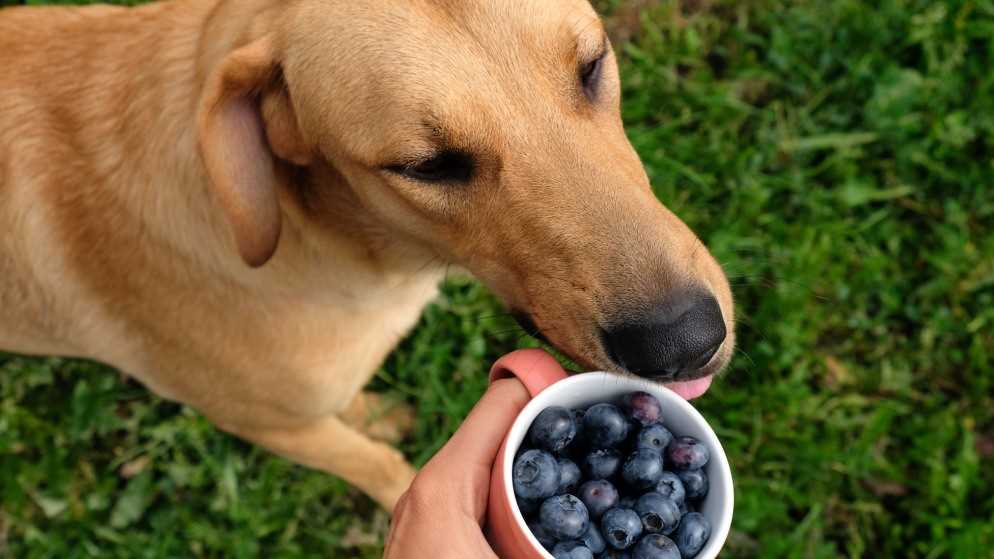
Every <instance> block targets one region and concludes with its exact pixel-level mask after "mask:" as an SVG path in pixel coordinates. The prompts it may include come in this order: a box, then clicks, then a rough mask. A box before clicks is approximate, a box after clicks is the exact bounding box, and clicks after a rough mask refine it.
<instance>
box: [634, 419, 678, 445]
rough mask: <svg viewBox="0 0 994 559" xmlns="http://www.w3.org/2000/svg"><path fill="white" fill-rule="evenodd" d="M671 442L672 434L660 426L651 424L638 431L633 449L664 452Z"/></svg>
mask: <svg viewBox="0 0 994 559" xmlns="http://www.w3.org/2000/svg"><path fill="white" fill-rule="evenodd" d="M671 442H673V433H671V432H670V430H669V429H667V428H666V427H663V426H662V425H661V424H659V423H653V424H651V425H646V426H645V427H643V428H642V430H641V431H639V434H638V438H636V439H635V448H651V449H653V450H657V451H659V452H664V451H665V450H666V447H668V446H669V445H670V443H671Z"/></svg>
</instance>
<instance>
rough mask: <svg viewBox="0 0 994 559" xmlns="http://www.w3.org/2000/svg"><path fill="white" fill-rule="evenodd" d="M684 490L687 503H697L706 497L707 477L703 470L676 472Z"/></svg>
mask: <svg viewBox="0 0 994 559" xmlns="http://www.w3.org/2000/svg"><path fill="white" fill-rule="evenodd" d="M676 475H678V476H680V481H681V482H683V487H684V489H686V490H687V500H688V501H699V500H701V499H703V498H704V497H707V496H708V488H709V486H710V484H709V483H708V475H707V474H706V473H704V470H686V471H683V472H677V474H676Z"/></svg>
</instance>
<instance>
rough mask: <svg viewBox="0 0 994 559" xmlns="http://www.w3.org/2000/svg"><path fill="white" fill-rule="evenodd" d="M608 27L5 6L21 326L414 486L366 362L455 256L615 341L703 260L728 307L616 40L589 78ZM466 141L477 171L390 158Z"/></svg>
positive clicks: (428, 294) (336, 465) (379, 354)
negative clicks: (625, 91) (464, 178)
mask: <svg viewBox="0 0 994 559" xmlns="http://www.w3.org/2000/svg"><path fill="white" fill-rule="evenodd" d="M603 37H604V34H603V30H602V29H601V27H600V23H599V21H598V20H597V18H596V16H595V14H594V13H593V11H592V10H591V8H590V6H589V5H588V4H587V3H586V1H585V0H561V1H548V0H525V1H522V0H474V1H466V0H383V1H382V2H380V1H378V2H349V1H344V0H291V1H285V0H237V1H236V0H173V1H169V2H162V3H157V4H151V5H147V6H143V7H140V8H114V7H88V8H14V9H5V10H3V11H2V12H0V68H2V70H0V92H2V94H0V228H2V231H3V236H2V237H0V308H2V309H3V317H2V319H0V348H3V349H7V350H11V351H17V352H21V353H26V354H58V355H67V356H78V357H85V358H92V359H96V360H100V361H103V362H106V363H109V364H112V365H114V366H115V367H117V368H119V369H121V370H122V371H125V372H127V373H128V374H130V375H133V376H134V377H136V378H137V379H139V380H140V381H141V382H143V383H144V384H146V385H148V386H149V387H150V388H151V389H152V390H154V391H155V392H157V393H159V394H161V395H163V396H165V397H167V398H171V399H175V400H178V401H182V402H185V403H187V404H190V405H192V406H194V407H195V408H196V409H198V410H200V411H201V412H203V413H204V414H205V415H206V416H207V417H208V418H210V419H211V420H212V421H214V422H215V423H216V424H217V425H218V426H220V427H221V428H223V429H225V430H228V431H230V432H232V433H235V434H237V435H239V436H241V437H244V438H246V439H248V440H250V441H254V442H256V443H258V444H261V445H263V446H265V447H267V448H269V449H271V450H273V451H275V452H277V453H280V454H283V455H285V456H288V457H290V458H292V459H294V460H296V461H298V462H300V463H303V464H306V465H309V466H312V467H316V468H321V469H324V470H326V471H329V472H331V473H334V474H336V475H339V476H342V477H344V478H345V479H347V480H348V481H350V482H352V483H353V484H355V485H356V486H358V487H359V488H361V489H362V490H363V491H365V492H366V493H368V494H369V495H371V496H372V497H373V498H375V499H376V500H377V501H379V502H380V503H381V504H383V505H384V506H385V507H388V508H389V507H391V506H392V505H393V503H394V502H395V501H396V500H397V498H398V497H399V496H400V494H401V493H402V492H403V491H404V490H405V489H406V487H407V485H408V483H409V481H410V479H411V476H412V475H413V471H412V469H411V467H410V466H409V465H408V464H407V463H406V461H405V460H404V459H403V457H402V456H401V455H400V454H399V453H398V452H397V451H396V450H394V449H393V448H391V447H389V446H387V445H386V444H383V443H381V442H376V441H374V440H373V439H372V438H371V437H369V436H367V434H366V433H365V432H363V425H364V423H365V420H364V418H365V416H366V415H367V414H368V413H370V410H371V409H372V408H373V407H375V406H370V405H367V402H366V400H365V398H363V396H362V392H361V391H362V388H363V386H364V385H365V384H366V383H367V381H368V380H369V378H370V375H371V374H372V373H373V372H374V371H375V370H376V368H377V367H378V366H379V364H380V363H381V362H382V360H383V359H384V357H385V356H386V354H387V353H388V352H389V351H390V350H391V349H392V348H393V347H394V345H395V344H396V343H397V342H398V340H400V339H401V337H402V336H404V335H405V334H406V333H407V332H408V331H409V330H410V328H411V327H412V326H413V325H414V324H415V322H416V320H417V318H418V316H419V314H420V312H421V310H422V308H423V307H424V306H425V305H426V304H427V303H428V301H430V300H431V299H432V298H433V297H434V296H435V294H436V286H437V283H438V281H439V280H440V278H441V276H442V272H443V269H444V267H445V266H446V265H448V264H455V265H459V266H462V267H465V268H467V269H469V270H470V271H472V272H473V273H475V274H476V275H477V276H478V277H480V278H481V279H482V280H483V281H485V282H486V283H487V284H488V285H489V286H490V287H491V288H492V289H494V290H495V291H496V292H497V293H498V294H499V295H500V296H501V297H502V298H504V300H505V301H506V302H507V303H508V304H509V305H510V306H512V307H515V308H519V309H524V310H527V311H528V312H529V313H530V314H531V315H532V317H533V318H534V319H535V322H536V324H537V325H538V326H539V327H540V328H542V330H543V331H544V332H545V333H546V335H547V336H548V337H549V338H550V339H551V340H552V341H553V343H555V344H556V345H558V346H559V347H560V348H562V349H564V350H565V351H567V352H568V353H569V354H571V355H572V356H573V357H574V358H575V359H576V360H577V361H579V362H581V363H582V364H584V365H587V366H591V367H599V368H613V367H614V366H613V365H612V364H611V363H610V361H609V360H608V359H607V356H606V355H605V352H604V350H603V349H601V347H600V343H599V340H598V339H597V337H596V334H595V332H596V325H597V324H601V323H603V322H602V321H603V320H606V318H605V313H607V312H609V311H611V309H613V308H614V307H616V306H618V305H623V306H629V307H638V306H639V305H647V304H649V302H650V301H651V300H652V298H653V297H655V296H657V295H658V293H659V292H661V291H665V290H667V289H673V288H678V287H680V286H682V285H685V284H689V283H696V284H700V285H704V286H706V287H707V288H709V289H710V290H711V291H712V292H713V293H714V294H715V295H716V296H717V297H718V299H719V301H720V303H721V307H722V310H723V313H724V315H725V319H726V321H727V323H728V330H729V331H730V332H731V331H732V300H731V295H730V293H729V289H728V285H727V282H726V280H725V278H724V275H723V274H722V272H721V270H720V268H719V267H718V265H717V264H716V263H715V261H714V260H713V258H711V256H710V255H709V254H708V252H707V250H706V249H705V248H704V247H703V246H702V245H701V243H700V241H698V239H697V238H696V237H695V236H694V235H693V233H691V232H690V231H689V229H687V228H686V226H684V225H683V224H682V223H681V222H680V221H679V220H678V219H677V218H676V217H675V216H674V215H673V214H672V213H670V212H669V211H668V210H666V209H665V208H663V207H662V206H661V205H659V204H658V202H657V201H656V200H655V198H654V197H653V195H652V193H651V191H650V189H649V186H648V181H647V179H646V176H645V173H644V172H643V170H642V168H641V166H640V163H639V160H638V157H637V156H636V155H635V153H634V151H633V150H632V148H631V146H630V145H629V143H628V141H627V140H626V138H625V135H624V130H623V128H622V125H621V121H620V118H619V115H618V91H619V89H618V83H617V80H618V77H617V71H616V67H615V63H614V60H613V57H609V58H608V59H607V62H606V65H605V68H604V70H605V71H604V83H603V84H602V86H601V94H600V95H599V97H598V99H597V100H596V102H590V101H588V100H586V99H585V98H584V97H583V95H582V93H581V92H580V90H579V88H577V87H576V71H577V70H576V69H577V67H578V65H580V64H582V63H583V62H584V61H585V60H587V59H589V58H591V57H592V56H594V55H595V54H596V51H597V49H599V48H602V41H603ZM443 144H444V145H448V146H457V147H459V148H460V149H465V150H466V151H469V152H471V153H473V154H474V155H475V157H476V158H477V160H478V164H479V168H478V172H477V173H476V175H475V176H474V179H473V180H472V182H471V183H470V184H467V185H448V186H440V185H426V184H421V183H417V182H414V181H410V180H408V179H405V178H403V177H400V176H398V175H396V174H395V173H392V172H390V171H386V170H384V167H386V166H388V165H392V164H397V163H399V162H404V161H407V160H410V158H413V157H418V156H420V155H423V154H427V153H429V152H430V151H431V150H433V149H435V148H436V146H439V145H443ZM732 345H733V340H732V339H729V340H727V341H726V343H725V344H724V346H723V347H722V350H721V351H720V352H719V355H718V356H717V357H716V359H715V361H714V366H713V370H714V371H717V370H718V369H720V368H721V367H723V366H724V364H725V363H727V361H728V359H729V357H730V354H731V351H732ZM481 374H482V372H481ZM357 396H358V397H359V398H360V399H359V400H356V398H357ZM387 431H390V430H389V429H387Z"/></svg>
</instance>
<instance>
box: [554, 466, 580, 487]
mask: <svg viewBox="0 0 994 559" xmlns="http://www.w3.org/2000/svg"><path fill="white" fill-rule="evenodd" d="M558 462H559V488H558V489H556V495H563V494H565V493H576V488H577V486H579V485H580V467H579V466H577V465H576V463H575V462H573V461H572V460H570V459H568V458H560V459H559V460H558Z"/></svg>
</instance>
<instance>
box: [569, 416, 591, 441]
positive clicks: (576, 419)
mask: <svg viewBox="0 0 994 559" xmlns="http://www.w3.org/2000/svg"><path fill="white" fill-rule="evenodd" d="M569 412H570V414H572V415H573V424H574V425H576V437H574V438H573V440H575V441H578V440H580V439H583V438H584V436H583V416H584V415H586V414H587V411H586V410H582V409H572V410H569Z"/></svg>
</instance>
